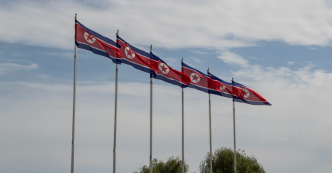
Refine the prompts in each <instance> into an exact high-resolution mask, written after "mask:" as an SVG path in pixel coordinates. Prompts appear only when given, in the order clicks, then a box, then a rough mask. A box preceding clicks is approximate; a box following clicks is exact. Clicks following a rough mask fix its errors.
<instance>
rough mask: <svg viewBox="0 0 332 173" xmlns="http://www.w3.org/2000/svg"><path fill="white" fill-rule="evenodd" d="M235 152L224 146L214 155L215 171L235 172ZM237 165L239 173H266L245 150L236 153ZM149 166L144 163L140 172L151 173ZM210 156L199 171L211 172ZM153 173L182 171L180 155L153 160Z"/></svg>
mask: <svg viewBox="0 0 332 173" xmlns="http://www.w3.org/2000/svg"><path fill="white" fill-rule="evenodd" d="M184 164H185V172H188V171H189V165H188V164H187V163H184ZM233 167H234V152H233V150H232V149H231V148H226V147H222V148H220V149H217V150H216V151H215V152H214V153H213V155H212V168H213V173H234V170H233ZM236 167H237V172H238V173H265V170H264V168H263V166H262V165H261V164H260V163H258V161H257V159H256V158H255V157H254V156H251V157H250V156H247V155H246V154H245V151H244V150H238V151H237V153H236ZM149 171H150V169H149V166H147V165H144V166H143V167H142V168H141V170H140V173H149ZM209 171H210V157H209V153H207V155H206V157H205V159H204V160H203V161H202V162H201V163H200V166H199V172H200V173H209ZM152 172H153V173H181V172H182V161H181V159H180V158H179V157H171V158H169V159H168V160H167V161H166V162H165V163H164V162H163V161H162V160H159V161H158V160H157V159H154V160H153V171H152Z"/></svg>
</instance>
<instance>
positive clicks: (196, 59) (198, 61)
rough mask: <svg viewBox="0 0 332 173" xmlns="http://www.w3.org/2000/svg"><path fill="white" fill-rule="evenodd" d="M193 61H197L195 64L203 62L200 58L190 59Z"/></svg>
mask: <svg viewBox="0 0 332 173" xmlns="http://www.w3.org/2000/svg"><path fill="white" fill-rule="evenodd" d="M190 58H191V59H192V60H194V61H195V63H200V62H201V60H199V59H198V58H195V57H190Z"/></svg>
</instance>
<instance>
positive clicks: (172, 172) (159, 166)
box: [140, 156, 189, 173]
mask: <svg viewBox="0 0 332 173" xmlns="http://www.w3.org/2000/svg"><path fill="white" fill-rule="evenodd" d="M184 165H185V166H184V171H185V172H188V169H189V166H188V164H186V162H184ZM149 172H150V168H149V166H146V165H144V166H143V167H142V168H141V170H140V173H149ZM152 173H182V160H181V159H180V158H179V157H176V158H174V157H173V156H172V157H171V158H169V159H168V160H167V162H166V163H164V162H163V161H162V160H159V161H158V160H157V159H153V167H152Z"/></svg>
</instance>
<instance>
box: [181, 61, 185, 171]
mask: <svg viewBox="0 0 332 173" xmlns="http://www.w3.org/2000/svg"><path fill="white" fill-rule="evenodd" d="M181 62H183V57H182V60H181ZM183 90H184V89H183V88H182V173H185V172H184V92H183Z"/></svg>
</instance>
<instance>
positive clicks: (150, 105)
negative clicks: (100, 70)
mask: <svg viewBox="0 0 332 173" xmlns="http://www.w3.org/2000/svg"><path fill="white" fill-rule="evenodd" d="M150 52H151V53H152V45H151V47H150ZM150 173H152V76H151V74H150Z"/></svg>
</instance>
